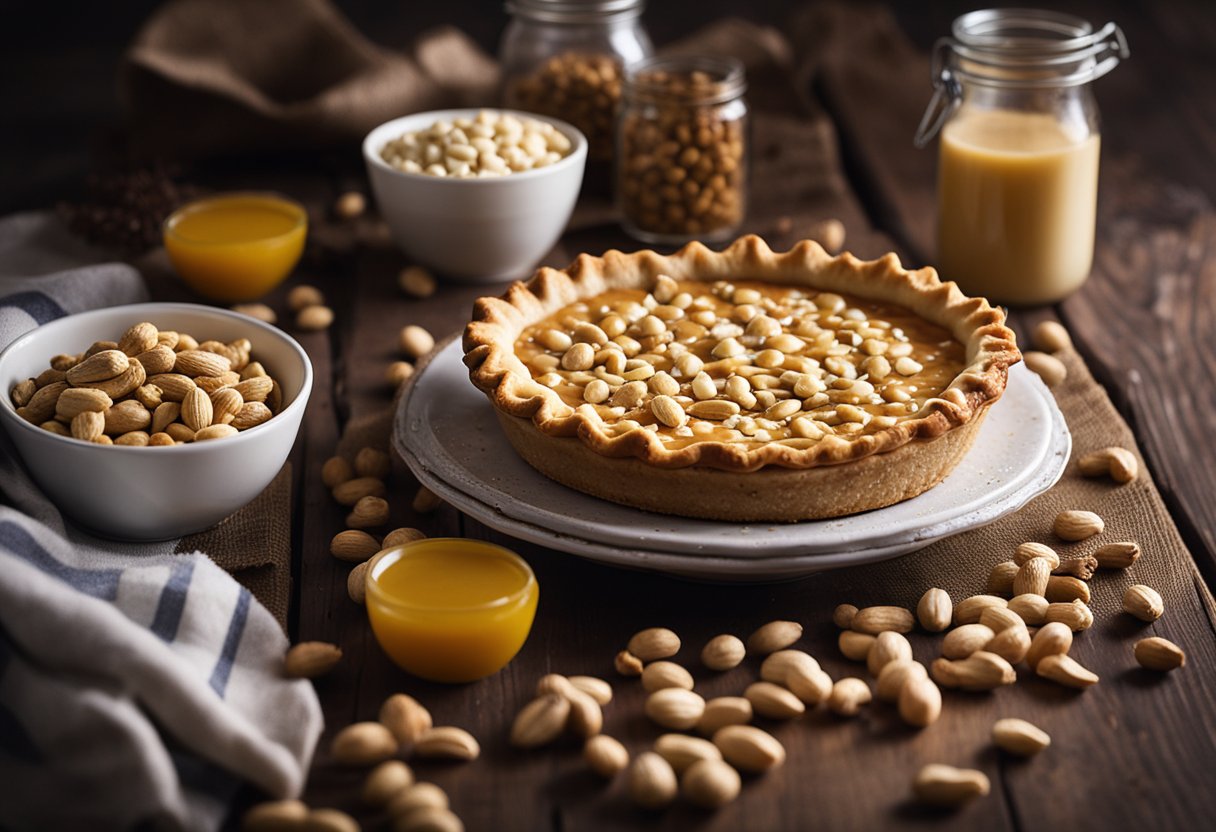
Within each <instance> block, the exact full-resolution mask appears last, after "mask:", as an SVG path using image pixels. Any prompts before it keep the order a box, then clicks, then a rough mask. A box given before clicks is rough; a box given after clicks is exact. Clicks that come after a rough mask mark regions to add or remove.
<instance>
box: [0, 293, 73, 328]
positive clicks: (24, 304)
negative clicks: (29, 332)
mask: <svg viewBox="0 0 1216 832" xmlns="http://www.w3.org/2000/svg"><path fill="white" fill-rule="evenodd" d="M5 306H12V307H15V308H17V309H20V310H21V311H22V312H24V313H25V314H27V315H29V316H30V317H31V318H33V319H34V320H35V321H37V322H38V323H39V324H45V323H48V322H50V321H53V320H55V319H56V318H62V317H63V316H64V315H66V314H68V313H67V310H65V309H64V308H63V307H62V306H60V305H59V304H58V303H56V302H55V301H53V300H52V299H51V298H50V296H49V295H44V294H43V293H42V292H14V293H13V294H11V295H5V296H4V297H0V308H2V307H5Z"/></svg>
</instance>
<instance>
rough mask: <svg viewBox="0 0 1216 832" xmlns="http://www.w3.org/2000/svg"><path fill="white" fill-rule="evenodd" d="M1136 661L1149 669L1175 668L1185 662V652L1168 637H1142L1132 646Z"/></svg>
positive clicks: (1164, 669)
mask: <svg viewBox="0 0 1216 832" xmlns="http://www.w3.org/2000/svg"><path fill="white" fill-rule="evenodd" d="M1132 652H1133V653H1134V654H1135V656H1136V661H1137V662H1139V663H1140V665H1141V667H1146V668H1148V669H1149V670H1160V671H1168V670H1176V669H1177V668H1179V667H1183V666H1184V665H1185V664H1186V653H1184V652H1182V648H1181V647H1179V646H1178V645H1177V644H1174V642H1172V641H1169V640H1168V639H1164V638H1161V637H1159V636H1152V637H1150V638H1142V639H1140V640H1139V641H1137V642H1136V644H1135V646H1134V647H1133V648H1132Z"/></svg>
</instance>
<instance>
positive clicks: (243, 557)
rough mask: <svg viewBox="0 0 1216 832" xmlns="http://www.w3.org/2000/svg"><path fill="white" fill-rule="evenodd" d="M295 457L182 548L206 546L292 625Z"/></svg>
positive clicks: (203, 548)
mask: <svg viewBox="0 0 1216 832" xmlns="http://www.w3.org/2000/svg"><path fill="white" fill-rule="evenodd" d="M291 507H292V499H291V463H287V464H286V465H284V466H283V470H281V471H279V473H278V475H277V476H276V477H275V478H274V480H273V481H272V482H271V483H270V485H268V486H266V490H265V491H263V492H262V493H261V494H259V495H258V496H257V497H256V498H255V499H254V501H253V502H251V503H250V504H249V505H247V506H245V507H244V508H243V509H241V510H240V511H238V512H236V513H235V514H233V515H232V516H231V517H229V518H227V519H226V520H224V522H222V523H220V524H219V525H218V526H216V527H214V528H211V529H208V530H207V531H205V532H200V533H199V534H192V535H190V536H189V537H183V538H182V539H181V541H180V542H179V543H178V545H177V551H178V552H194V551H196V550H197V551H201V552H206V553H207V555H208V556H209V557H210V558H211V559H212V560H213V561H215V562H216V563H217V564H219V566H220V567H222V568H223V569H224V570H225V571H227V572H228V573H229V574H231V575H232V577H234V578H236V579H237V581H239V582H240V583H241V585H242V586H244V587H245V588H246V589H248V590H249V591H250V592H252V593H253V595H254V597H255V598H257V599H258V600H259V601H261V602H262V604H263V606H265V607H266V609H268V610H270V612H271V614H272V615H273V616H274V617H275V618H276V619H277V620H278V622H279V624H280V625H282V627H283V629H284V630H286V629H287V610H288V608H289V607H290V605H291Z"/></svg>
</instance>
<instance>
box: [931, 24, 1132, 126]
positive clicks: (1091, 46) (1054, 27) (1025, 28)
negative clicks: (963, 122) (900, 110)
mask: <svg viewBox="0 0 1216 832" xmlns="http://www.w3.org/2000/svg"><path fill="white" fill-rule="evenodd" d="M951 32H952V35H953V37H945V38H940V39H938V41H937V43H935V44H934V45H933V58H932V69H931V75H932V79H933V98H932V100H931V101H930V102H929V107H928V108H927V109H926V110H925V115H924V117H923V118H921V122H920V125H919V127H918V128H917V130H916V137H915V138H914V139H913V143H914V144H915V145H916V146H917V147H924V146H925V145H927V144H928V143H929V142H930V141H931V140H932V139H933V137H934V136H935V135H937V132H938V131H939V130H940V129H941V127H942V125H943V124H945V123H946V120H947V119H948V118H950V116H951V115H952V114H953V113H954V111H955V110H956V109H957V108H958V106H959V104H960V102H961V101H962V94H963V83H964V82H965V83H968V84H975V85H979V86H985V87H994V88H997V89H1050V88H1059V87H1075V86H1078V85H1081V84H1088V83H1089V82H1091V81H1095V80H1097V79H1098V78H1101V77H1102V76H1103V75H1105V74H1107V73H1108V72H1110V71H1111V70H1112V69H1114V68H1115V67H1116V66H1117V65H1118V64H1119V62H1120V61H1122V60H1126V59H1127V58H1128V56H1129V55H1130V52H1129V51H1128V48H1127V39H1126V38H1125V37H1124V35H1123V30H1121V29H1120V28H1119V27H1118V26H1117V25H1115V24H1114V23H1113V22H1112V23H1106V24H1105V25H1104V26H1102V27H1101V28H1100V29H1098V30H1096V31H1095V30H1094V28H1093V26H1092V25H1091V24H1090V23H1089V22H1088V21H1087V20H1084V19H1082V18H1079V17H1075V16H1073V15H1070V14H1063V13H1061V12H1052V11H1046V10H1043V9H982V10H979V11H974V12H968V13H967V14H965V15H962V16H961V17H959V18H957V19H956V20H955V21H954V25H953V26H952V27H951Z"/></svg>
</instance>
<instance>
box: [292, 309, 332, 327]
mask: <svg viewBox="0 0 1216 832" xmlns="http://www.w3.org/2000/svg"><path fill="white" fill-rule="evenodd" d="M333 322H334V310H332V309H330V308H329V307H328V306H305V307H304V308H303V309H301V310H300V311H299V312H297V313H296V327H297V328H298V329H303V330H307V331H309V332H317V331H319V330H322V329H329V327H330V325H331V324H333Z"/></svg>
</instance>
